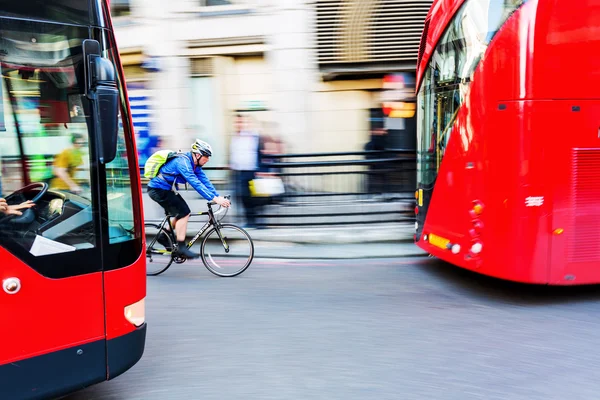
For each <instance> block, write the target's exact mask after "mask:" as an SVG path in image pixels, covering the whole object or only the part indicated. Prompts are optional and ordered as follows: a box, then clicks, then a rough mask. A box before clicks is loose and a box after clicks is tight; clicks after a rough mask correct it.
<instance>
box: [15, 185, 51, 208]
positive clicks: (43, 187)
mask: <svg viewBox="0 0 600 400" xmlns="http://www.w3.org/2000/svg"><path fill="white" fill-rule="evenodd" d="M36 188H40V191H39V193H38V194H37V195H35V196H34V197H33V198H32V199H31V201H33V202H34V203H35V202H37V201H38V200H39V199H41V198H42V197H44V195H45V194H46V192H47V191H48V188H49V186H48V184H47V183H46V182H34V183H30V184H29V185H27V186H25V187H22V188H21V189H19V190H17V191H16V192H12V193H11V194H9V195H8V196H6V202H7V203H9V204H10V199H11V198H12V197H15V196H18V195H24V196H25V197H26V194H27V193H29V192H32V191H33V190H34V189H36Z"/></svg>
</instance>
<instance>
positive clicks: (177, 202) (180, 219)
mask: <svg viewBox="0 0 600 400" xmlns="http://www.w3.org/2000/svg"><path fill="white" fill-rule="evenodd" d="M168 202H169V214H171V215H174V216H175V221H176V222H175V234H176V236H177V253H178V255H180V256H182V257H185V258H197V257H199V254H195V253H193V252H192V251H190V250H189V249H188V248H187V246H186V245H185V236H186V233H187V225H188V221H189V219H190V214H191V213H192V212H191V210H190V207H189V206H188V204H187V203H186V202H185V200H184V199H183V197H181V195H180V194H179V193H175V192H171V194H170V195H169V198H168Z"/></svg>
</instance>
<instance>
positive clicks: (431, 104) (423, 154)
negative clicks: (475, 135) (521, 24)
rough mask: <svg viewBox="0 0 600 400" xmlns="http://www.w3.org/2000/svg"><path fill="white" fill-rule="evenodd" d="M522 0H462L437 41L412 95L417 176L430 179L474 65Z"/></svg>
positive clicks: (429, 181)
mask: <svg viewBox="0 0 600 400" xmlns="http://www.w3.org/2000/svg"><path fill="white" fill-rule="evenodd" d="M524 2H525V0H512V1H506V0H485V1H480V0H467V1H466V2H465V4H464V5H463V6H462V7H461V8H460V10H459V11H458V12H457V13H456V15H455V16H454V18H453V19H452V22H450V23H449V24H448V27H447V28H446V31H445V32H444V34H443V35H442V37H441V38H440V40H439V43H438V45H437V46H436V49H435V51H434V52H433V54H432V55H431V59H430V62H429V64H428V66H427V67H426V70H425V71H424V74H423V81H422V83H421V85H420V89H419V93H418V96H417V119H418V124H417V143H418V148H419V151H418V155H417V158H418V181H419V182H420V183H421V184H422V185H424V186H431V185H433V183H434V182H435V178H436V177H437V172H438V170H439V168H440V164H441V160H442V157H443V156H444V152H445V149H446V145H447V144H448V140H449V139H450V136H451V133H452V127H453V125H454V122H455V120H456V116H457V113H458V109H459V107H460V106H461V105H462V104H463V102H464V99H465V94H466V92H467V90H468V85H469V83H470V82H471V78H472V75H473V73H474V71H475V68H476V67H477V65H478V64H479V61H480V60H481V57H482V56H483V54H484V53H485V51H486V49H487V47H488V45H489V43H490V41H491V40H492V38H493V37H494V35H495V34H496V32H497V31H498V29H500V27H501V26H502V25H503V24H504V23H505V22H506V20H507V19H508V17H509V16H510V15H511V14H512V13H513V12H514V11H515V10H516V9H518V8H519V7H520V6H521V5H522V4H523V3H524Z"/></svg>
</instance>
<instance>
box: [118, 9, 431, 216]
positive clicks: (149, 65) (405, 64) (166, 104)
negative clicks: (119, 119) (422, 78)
mask: <svg viewBox="0 0 600 400" xmlns="http://www.w3.org/2000/svg"><path fill="white" fill-rule="evenodd" d="M431 3H432V1H431V0H414V1H402V2H398V1H394V0H371V1H358V0H333V1H332V0H323V1H303V0H286V1H275V0H258V1H250V0H248V1H241V0H230V1H227V0H172V1H168V2H165V1H160V0H112V1H111V9H112V13H113V18H114V25H115V31H116V35H117V41H118V44H119V51H120V52H121V57H122V63H123V65H124V70H125V77H126V81H127V87H128V90H129V98H130V102H131V109H132V115H133V121H134V126H135V131H136V137H137V146H138V151H139V156H140V157H139V160H140V166H141V167H143V165H144V162H145V161H146V159H147V158H148V157H149V156H150V155H151V154H152V153H153V152H154V151H156V150H157V149H160V148H162V149H164V148H168V149H174V150H176V149H187V148H188V147H189V145H190V143H191V142H192V141H193V140H194V138H196V137H198V138H201V139H203V140H206V141H208V142H209V143H210V144H211V145H212V146H213V149H214V150H215V151H214V156H213V157H212V158H211V161H210V163H209V164H208V165H207V168H205V169H206V170H207V172H208V174H209V177H210V178H211V179H212V180H213V182H215V183H216V184H217V188H219V189H220V190H228V191H235V189H236V187H237V188H238V190H237V192H240V190H239V188H240V187H239V179H237V180H236V179H235V176H234V175H235V173H234V172H232V171H231V169H234V170H235V169H244V168H246V169H256V170H261V171H263V172H271V173H275V174H277V175H278V176H279V178H281V180H282V181H283V183H284V185H285V192H284V193H278V192H275V193H277V194H279V196H267V195H268V194H272V193H265V194H264V195H263V196H260V197H261V198H260V199H254V200H255V201H254V203H255V204H254V205H256V210H255V211H256V212H257V213H259V214H261V215H262V216H266V217H268V215H271V214H272V215H275V214H278V215H281V214H282V211H281V210H279V209H278V210H276V211H275V210H273V209H268V207H267V209H265V208H264V206H269V205H273V204H278V205H279V206H281V205H286V204H288V205H289V204H295V205H298V203H299V202H301V203H302V204H306V203H307V202H311V201H312V202H316V203H322V202H323V201H324V200H325V199H324V198H323V196H326V197H327V200H329V201H341V202H342V207H344V206H349V203H352V202H354V203H355V202H356V201H357V200H365V199H371V200H372V199H381V198H382V197H383V198H388V197H389V198H391V199H400V198H406V197H411V198H412V196H413V191H414V187H415V181H414V176H415V172H414V168H415V167H414V159H415V157H414V154H415V153H414V152H415V140H416V129H415V96H414V79H415V69H416V62H417V56H418V52H419V42H420V37H421V33H422V31H423V24H424V20H425V17H426V15H427V12H428V10H429V7H430V6H431ZM239 131H245V132H250V133H252V134H253V135H259V136H260V138H261V141H260V144H259V147H258V149H257V150H256V151H258V153H259V156H262V159H261V160H260V161H259V164H261V165H257V166H254V165H251V166H247V165H246V166H244V165H237V166H236V164H237V161H238V159H242V158H244V157H243V155H242V153H244V152H252V151H254V148H248V146H247V145H242V147H243V150H241V151H240V150H239V146H238V147H237V148H238V150H233V147H235V146H232V143H233V142H234V141H235V139H234V137H235V136H236V133H239ZM244 146H245V147H244ZM266 155H268V157H267V156H266ZM236 182H237V184H236ZM384 183H385V185H384ZM269 187H270V186H269ZM238 194H239V193H238ZM255 194H256V193H255ZM191 197H194V195H192V196H191ZM241 200H243V199H241ZM401 203H402V202H400V203H398V204H396V205H395V206H391V205H389V206H387V209H386V210H378V212H383V214H374V215H373V216H371V217H369V218H365V217H364V215H363V216H362V217H360V218H354V221H355V222H357V223H358V222H361V221H371V222H381V221H399V220H405V219H407V218H408V219H410V216H407V214H406V211H407V210H408V209H409V207H408V206H406V207H405V205H404V204H401ZM244 204H249V203H248V202H246V203H244ZM254 205H252V206H249V207H251V208H254ZM313 205H314V204H313ZM259 207H262V208H260V209H259ZM311 210H312V209H311ZM313 211H314V210H313ZM343 211H344V212H343V213H344V214H352V213H353V211H352V210H343ZM363 211H364V210H363ZM152 213H153V210H151V211H150V214H152ZM293 213H294V214H296V215H294V216H293V217H291V218H289V219H287V220H286V219H282V218H270V219H269V218H262V219H261V220H260V221H258V224H259V225H260V224H268V225H289V224H299V223H304V224H313V223H318V222H324V223H327V222H328V221H329V222H331V221H333V220H332V219H331V218H328V219H324V218H323V217H319V218H316V219H315V218H312V219H306V218H300V219H299V218H297V217H299V216H300V215H301V214H304V215H306V214H307V213H308V212H307V211H306V210H305V209H298V208H296V209H294V212H293ZM311 213H313V214H314V212H312V211H311ZM328 214H331V213H328ZM348 217H349V216H348V215H346V216H344V217H342V218H341V219H343V221H344V222H349V221H351V218H348ZM356 217H358V215H357V216H356Z"/></svg>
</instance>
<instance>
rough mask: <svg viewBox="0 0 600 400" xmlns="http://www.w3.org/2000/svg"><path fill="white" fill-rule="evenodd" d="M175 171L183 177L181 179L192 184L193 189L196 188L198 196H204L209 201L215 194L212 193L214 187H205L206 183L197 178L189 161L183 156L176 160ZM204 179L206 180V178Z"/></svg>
mask: <svg viewBox="0 0 600 400" xmlns="http://www.w3.org/2000/svg"><path fill="white" fill-rule="evenodd" d="M177 171H178V172H179V174H180V175H181V176H182V177H183V179H185V180H186V181H187V182H188V183H189V184H190V185H192V187H193V188H194V190H196V192H198V193H199V194H200V196H202V197H204V198H205V199H206V200H208V201H211V200H212V199H214V198H215V194H214V193H213V191H214V187H213V188H212V190H211V189H209V188H208V187H206V185H205V184H204V183H203V182H202V181H200V179H198V177H197V176H196V174H195V173H194V170H193V169H192V166H191V165H190V163H189V162H187V160H185V159H183V157H182V159H180V160H177ZM206 179H207V180H208V178H206ZM209 183H210V181H209ZM211 187H212V185H211Z"/></svg>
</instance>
